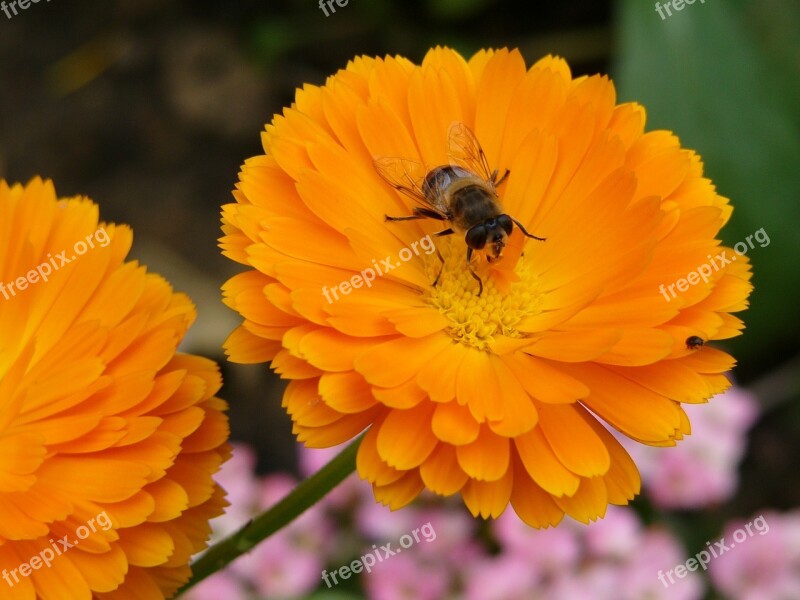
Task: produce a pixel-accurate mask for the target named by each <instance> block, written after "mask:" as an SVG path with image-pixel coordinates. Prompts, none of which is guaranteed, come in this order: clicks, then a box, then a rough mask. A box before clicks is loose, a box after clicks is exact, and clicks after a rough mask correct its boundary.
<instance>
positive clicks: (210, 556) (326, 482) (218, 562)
mask: <svg viewBox="0 0 800 600" xmlns="http://www.w3.org/2000/svg"><path fill="white" fill-rule="evenodd" d="M360 443H361V438H360V437H359V438H358V439H356V440H355V441H354V442H353V443H352V444H350V445H349V446H348V447H347V448H345V449H344V450H342V451H341V452H340V453H339V454H338V455H337V456H336V457H335V458H334V459H333V460H331V461H330V462H329V463H328V464H327V465H325V466H324V467H322V469H320V470H319V471H317V472H316V473H314V474H313V475H312V476H311V477H309V478H308V479H306V480H305V481H303V482H301V483H300V484H299V485H298V486H297V487H296V488H294V489H293V490H292V492H291V493H290V494H289V495H288V496H286V497H285V498H284V499H283V500H281V501H280V502H278V503H277V504H276V505H275V506H273V507H272V508H270V509H269V510H268V511H266V512H264V513H262V514H260V515H259V516H257V517H256V518H255V519H253V520H251V521H249V522H248V523H247V524H246V525H244V526H243V527H242V528H241V529H240V530H239V531H237V532H236V533H233V534H231V535H229V536H228V537H227V538H225V539H224V540H221V541H219V542H217V543H216V544H214V545H213V546H212V547H211V548H209V549H208V550H207V551H206V552H205V554H203V555H202V556H201V557H200V558H198V559H197V560H196V561H195V562H194V563H193V564H192V578H191V579H190V580H189V581H188V583H186V585H184V586H183V588H181V590H180V592H179V594H181V593H183V592H185V591H187V590H188V589H190V588H191V587H193V586H195V585H197V584H198V583H199V582H201V581H203V579H205V578H206V577H208V576H209V575H211V574H213V573H216V572H217V571H220V570H221V569H223V568H225V567H226V566H227V565H228V564H230V563H231V562H233V561H234V560H236V559H237V558H239V557H240V556H241V555H242V554H244V553H245V552H249V551H250V550H252V549H253V548H254V547H255V546H256V545H257V544H258V543H260V542H262V541H264V540H265V539H267V538H268V537H269V536H271V535H272V534H273V533H275V532H276V531H278V530H279V529H282V528H283V527H285V526H286V525H288V524H289V523H291V522H292V521H293V520H294V519H296V518H297V517H299V516H300V515H301V514H303V513H304V512H305V511H306V510H307V509H308V508H310V507H312V506H313V505H314V504H316V503H317V502H319V501H320V500H321V499H322V498H323V497H324V496H325V495H326V494H327V493H328V492H330V491H331V490H332V489H333V488H335V487H336V486H337V485H339V484H340V483H341V482H342V481H344V479H345V478H346V477H347V476H348V475H350V473H352V472H353V471H355V468H356V452H357V451H358V446H359V444H360Z"/></svg>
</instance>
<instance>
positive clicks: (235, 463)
mask: <svg viewBox="0 0 800 600" xmlns="http://www.w3.org/2000/svg"><path fill="white" fill-rule="evenodd" d="M255 464H256V455H255V453H254V452H253V450H252V448H250V447H249V446H247V445H245V444H233V455H232V456H231V458H230V460H228V461H227V462H226V463H224V464H223V465H222V467H221V469H220V470H219V472H218V473H217V474H216V476H215V477H214V479H215V480H216V481H217V482H218V483H219V484H220V485H221V486H222V487H223V489H224V490H225V492H226V494H227V495H226V499H227V501H228V502H229V503H230V506H228V508H226V509H225V513H224V514H223V515H221V516H220V517H218V518H216V519H214V520H213V521H212V522H211V524H212V527H213V529H214V540H218V539H221V538H223V537H226V536H228V535H229V534H231V533H233V532H234V531H236V530H238V529H239V528H240V527H241V526H242V525H244V524H245V523H246V522H247V521H248V520H249V519H250V518H251V517H252V516H253V514H254V511H255V506H256V503H257V500H258V493H259V482H258V480H257V479H256V477H255Z"/></svg>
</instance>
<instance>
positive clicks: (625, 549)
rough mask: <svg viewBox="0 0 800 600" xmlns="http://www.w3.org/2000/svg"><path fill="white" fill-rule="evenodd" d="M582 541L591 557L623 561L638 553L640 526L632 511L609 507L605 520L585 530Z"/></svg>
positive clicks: (640, 536) (640, 534) (640, 538)
mask: <svg viewBox="0 0 800 600" xmlns="http://www.w3.org/2000/svg"><path fill="white" fill-rule="evenodd" d="M584 539H585V540H586V548H587V550H588V551H589V554H590V555H591V556H593V557H597V558H609V559H612V560H614V559H618V560H623V559H626V558H627V557H629V556H633V555H634V554H635V553H636V552H637V551H638V549H639V545H640V544H641V541H642V526H641V524H640V523H639V519H638V518H637V517H636V513H634V512H633V511H632V510H630V509H628V508H621V507H619V506H609V507H608V510H607V511H606V516H605V518H603V519H601V520H599V521H597V522H596V523H593V524H592V525H591V526H590V527H587V528H586V530H585V533H584Z"/></svg>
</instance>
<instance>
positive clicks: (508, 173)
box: [492, 169, 511, 187]
mask: <svg viewBox="0 0 800 600" xmlns="http://www.w3.org/2000/svg"><path fill="white" fill-rule="evenodd" d="M509 175H511V171H510V170H509V169H506V172H505V173H503V176H502V177H501V178H500V179H498V180H497V181H496V182H495V184H494V185H495V187H500V184H502V183H503V182H504V181H505V180H506V179H507V178H508V176H509ZM496 178H497V169H495V171H494V173H492V179H493V180H494V179H496Z"/></svg>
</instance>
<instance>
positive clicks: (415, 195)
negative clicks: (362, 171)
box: [373, 156, 447, 216]
mask: <svg viewBox="0 0 800 600" xmlns="http://www.w3.org/2000/svg"><path fill="white" fill-rule="evenodd" d="M373 163H374V165H375V170H376V171H377V172H378V175H380V176H381V179H383V180H384V181H385V182H386V183H388V184H389V185H390V186H392V187H393V188H394V189H396V190H397V191H398V192H402V193H403V194H405V195H406V196H408V197H409V198H412V199H413V200H416V201H417V202H419V203H421V204H423V205H424V206H428V207H431V208H433V209H435V210H436V211H437V212H439V213H441V214H442V216H445V215H446V214H447V206H445V205H444V204H441V203H438V202H437V203H433V202H431V201H430V200H428V198H427V197H426V196H425V192H423V191H422V184H423V182H424V181H425V177H426V176H427V175H428V169H426V168H425V166H424V165H423V164H422V163H419V162H417V161H415V160H411V159H408V158H396V157H393V156H382V157H379V158H376V159H375V160H374V161H373ZM433 196H434V197H436V198H439V197H440V196H441V194H438V193H434V194H433Z"/></svg>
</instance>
